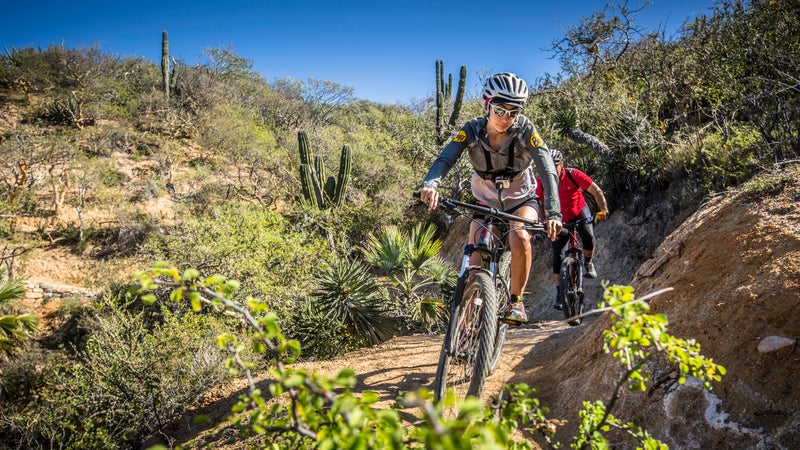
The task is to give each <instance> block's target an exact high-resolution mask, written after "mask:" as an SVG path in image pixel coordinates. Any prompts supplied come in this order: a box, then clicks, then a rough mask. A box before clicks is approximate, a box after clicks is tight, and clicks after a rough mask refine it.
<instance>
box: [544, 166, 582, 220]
mask: <svg viewBox="0 0 800 450" xmlns="http://www.w3.org/2000/svg"><path fill="white" fill-rule="evenodd" d="M566 170H569V171H570V174H571V175H572V178H573V179H574V180H575V183H578V186H575V183H573V182H572V180H570V179H569V177H568V176H567V174H566V173H564V171H566ZM592 183H594V181H592V179H591V178H589V175H586V174H585V173H583V172H581V171H580V170H578V169H574V168H570V167H565V168H564V169H563V170H562V171H561V180H559V182H558V201H559V202H561V216H562V217H561V221H562V222H563V223H567V222H569V221H570V220H572V219H574V218H575V217H577V216H578V214H580V212H581V210H582V209H583V207H584V205H586V199H584V198H583V192H581V189H589V186H591V185H592ZM579 186H580V188H579ZM543 194H544V192H543V188H542V180H540V179H539V178H537V179H536V196H537V197H539V198H542V195H543Z"/></svg>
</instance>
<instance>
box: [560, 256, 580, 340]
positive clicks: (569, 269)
mask: <svg viewBox="0 0 800 450" xmlns="http://www.w3.org/2000/svg"><path fill="white" fill-rule="evenodd" d="M579 270H581V269H580V264H578V260H577V259H575V258H573V257H571V256H568V257H566V258H564V260H563V261H562V262H561V274H560V276H561V303H562V304H563V305H564V307H563V311H564V319H567V320H568V321H569V322H568V323H569V324H570V325H572V326H576V325H580V324H581V322H582V320H583V319H581V318H578V319H572V318H573V317H575V316H577V315H579V314H581V313H582V312H583V294H582V293H580V292H578V288H577V284H578V277H579V276H580V274H579V273H578V271H579ZM570 319H572V320H570Z"/></svg>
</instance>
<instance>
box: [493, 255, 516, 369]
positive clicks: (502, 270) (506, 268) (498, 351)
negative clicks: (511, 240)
mask: <svg viewBox="0 0 800 450" xmlns="http://www.w3.org/2000/svg"><path fill="white" fill-rule="evenodd" d="M510 282H511V252H510V251H505V252H503V254H502V255H501V256H500V263H499V264H498V265H497V276H496V277H495V296H496V297H497V314H498V318H499V317H505V315H506V309H508V302H509V300H510V299H511V297H510V295H511V294H510V292H509V290H508V289H509V283H510ZM507 331H508V324H507V323H505V322H503V321H501V320H498V321H497V332H496V333H495V336H494V350H493V351H492V357H491V359H490V360H489V375H491V374H492V373H494V371H495V370H496V369H497V365H498V364H499V363H500V356H501V355H502V354H503V346H504V345H505V343H506V332H507Z"/></svg>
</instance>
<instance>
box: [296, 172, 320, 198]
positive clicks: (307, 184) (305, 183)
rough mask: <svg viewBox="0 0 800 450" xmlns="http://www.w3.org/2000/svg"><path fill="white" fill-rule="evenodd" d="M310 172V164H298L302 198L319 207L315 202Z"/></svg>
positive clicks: (312, 175)
mask: <svg viewBox="0 0 800 450" xmlns="http://www.w3.org/2000/svg"><path fill="white" fill-rule="evenodd" d="M311 172H312V170H311V166H309V165H308V164H300V186H301V187H302V189H303V198H305V199H306V201H308V202H311V204H312V205H314V206H315V207H319V205H318V204H317V203H316V196H315V195H314V182H313V181H312V178H313V177H314V174H313V173H311Z"/></svg>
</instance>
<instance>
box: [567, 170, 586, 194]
mask: <svg viewBox="0 0 800 450" xmlns="http://www.w3.org/2000/svg"><path fill="white" fill-rule="evenodd" d="M564 172H566V173H567V177H568V178H569V181H572V184H574V185H575V187H576V188H578V189H580V190H583V188H582V187H580V186H579V185H578V182H577V181H575V178H572V169H571V168H570V169H565V170H564Z"/></svg>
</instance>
